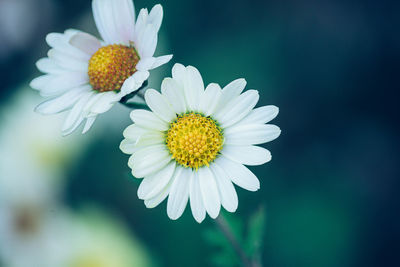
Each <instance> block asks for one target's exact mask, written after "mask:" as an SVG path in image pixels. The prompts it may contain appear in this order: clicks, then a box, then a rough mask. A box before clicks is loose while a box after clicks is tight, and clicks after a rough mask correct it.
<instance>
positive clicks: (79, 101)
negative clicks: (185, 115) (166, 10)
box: [30, 0, 172, 135]
mask: <svg viewBox="0 0 400 267" xmlns="http://www.w3.org/2000/svg"><path fill="white" fill-rule="evenodd" d="M92 9H93V14H94V20H95V23H96V26H97V29H98V31H99V33H100V35H101V37H102V39H103V40H102V41H101V40H99V39H97V38H96V37H94V36H92V35H90V34H87V33H84V32H81V31H77V30H67V31H65V32H64V33H50V34H49V35H47V37H46V41H47V43H48V44H49V45H50V46H51V47H52V48H51V49H50V50H49V52H48V57H46V58H43V59H40V60H39V61H38V62H37V64H36V65H37V67H38V69H39V70H40V71H41V72H43V73H45V75H43V76H40V77H38V78H36V79H34V80H33V81H32V82H31V84H30V86H31V87H32V88H34V89H36V90H39V91H40V94H41V95H42V96H44V97H48V98H50V99H49V100H47V101H45V102H43V103H42V104H40V105H39V106H38V107H37V108H36V111H37V112H39V113H42V114H55V113H59V112H62V111H65V110H69V109H70V112H69V115H68V116H67V118H66V121H65V123H64V126H63V129H62V131H63V134H64V135H68V134H70V133H72V132H73V131H74V130H75V129H76V128H77V127H78V126H79V125H80V124H81V123H82V122H84V121H85V126H84V128H83V133H85V132H86V131H88V130H89V129H90V127H91V126H92V124H93V123H94V121H95V119H96V117H97V115H98V114H101V113H104V112H106V111H108V110H109V109H110V108H111V107H112V106H113V105H114V104H115V103H116V102H118V101H120V100H121V98H122V97H124V96H126V95H128V94H130V93H132V92H134V91H136V90H138V89H139V88H140V87H141V86H142V84H143V83H144V81H146V80H147V79H148V77H149V70H151V69H154V68H157V67H159V66H161V65H163V64H165V63H167V62H169V61H170V59H171V58H172V55H166V56H160V57H154V56H153V55H154V52H155V50H156V47H157V36H158V31H159V29H160V26H161V22H162V18H163V9H162V7H161V5H156V6H154V7H153V9H152V10H151V11H150V13H149V12H148V11H147V9H142V10H141V11H140V13H139V15H138V18H137V20H136V22H135V10H134V5H133V2H132V0H93V2H92Z"/></svg>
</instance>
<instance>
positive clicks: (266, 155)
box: [120, 64, 281, 222]
mask: <svg viewBox="0 0 400 267" xmlns="http://www.w3.org/2000/svg"><path fill="white" fill-rule="evenodd" d="M245 86H246V81H245V80H244V79H238V80H235V81H233V82H231V83H230V84H228V85H227V86H225V87H224V88H223V89H221V88H220V86H219V85H218V84H215V83H211V84H209V85H208V86H207V88H206V89H205V90H204V84H203V80H202V77H201V75H200V73H199V71H198V70H197V69H196V68H194V67H191V66H188V67H184V66H183V65H181V64H176V65H175V66H174V67H173V69H172V78H166V79H164V81H163V82H162V85H161V94H160V93H159V92H157V91H156V90H153V89H149V90H147V91H146V94H145V100H146V103H147V105H148V106H149V107H150V109H151V110H152V112H151V111H146V110H134V111H132V113H131V118H132V121H133V122H134V124H133V125H131V126H129V127H128V128H127V129H126V130H125V131H124V137H125V139H124V140H123V141H122V143H121V146H120V148H121V150H122V151H123V152H124V153H127V154H132V156H131V157H130V158H129V162H128V165H129V167H131V168H132V174H133V176H135V177H137V178H144V179H143V181H142V183H141V184H140V187H139V190H138V196H139V198H140V199H143V200H144V203H145V205H146V207H148V208H153V207H156V206H157V205H158V204H159V203H161V202H162V201H163V200H164V199H165V198H166V197H167V196H168V205H167V213H168V216H169V217H170V218H171V219H177V218H179V217H180V216H181V215H182V213H183V211H184V209H185V207H186V204H187V202H188V200H189V199H190V206H191V210H192V213H193V216H194V218H195V219H196V221H198V222H201V221H203V220H204V218H205V216H206V213H208V214H209V215H210V217H212V218H216V217H217V216H218V214H219V212H220V206H221V205H222V206H223V207H224V208H225V209H226V210H227V211H229V212H234V211H235V210H236V209H237V206H238V197H237V194H236V191H235V188H234V186H233V183H234V184H236V185H237V186H240V187H242V188H244V189H246V190H249V191H256V190H258V189H259V188H260V182H259V180H258V179H257V177H256V176H255V175H254V174H253V173H252V172H251V171H250V170H249V169H248V168H247V167H245V166H244V165H261V164H264V163H266V162H268V161H269V160H271V154H270V152H269V151H268V150H267V149H265V148H262V147H259V146H255V145H258V144H262V143H265V142H269V141H271V140H274V139H275V138H277V137H278V136H279V135H280V132H281V131H280V129H279V127H277V126H275V125H271V124H266V123H268V122H269V121H271V120H272V119H274V118H275V117H276V116H277V114H278V111H279V110H278V108H277V107H275V106H263V107H259V108H256V109H254V107H255V106H256V104H257V102H258V99H259V95H258V92H257V91H256V90H248V91H246V92H244V93H242V91H243V90H244V88H245ZM232 182H233V183H232Z"/></svg>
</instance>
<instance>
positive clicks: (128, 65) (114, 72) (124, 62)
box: [88, 44, 140, 92]
mask: <svg viewBox="0 0 400 267" xmlns="http://www.w3.org/2000/svg"><path fill="white" fill-rule="evenodd" d="M139 59H140V58H139V55H138V53H137V52H136V50H135V48H134V47H133V46H132V47H129V46H124V45H116V44H113V45H108V46H104V47H101V48H100V49H99V50H97V52H96V53H94V55H93V56H92V57H91V58H90V60H89V71H88V74H89V82H90V84H91V85H92V86H93V89H94V90H96V91H99V92H106V91H118V90H120V89H121V87H122V84H123V83H124V81H125V80H126V79H128V78H129V77H130V76H132V74H133V73H135V72H136V64H137V63H138V62H139Z"/></svg>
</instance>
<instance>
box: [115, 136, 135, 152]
mask: <svg viewBox="0 0 400 267" xmlns="http://www.w3.org/2000/svg"><path fill="white" fill-rule="evenodd" d="M119 149H120V150H121V151H122V152H123V153H125V154H128V155H132V154H133V153H134V152H136V151H137V148H136V146H135V142H134V141H132V140H130V139H124V140H122V142H121V144H120V145H119Z"/></svg>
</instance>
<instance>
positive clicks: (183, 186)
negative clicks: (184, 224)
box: [167, 167, 192, 220]
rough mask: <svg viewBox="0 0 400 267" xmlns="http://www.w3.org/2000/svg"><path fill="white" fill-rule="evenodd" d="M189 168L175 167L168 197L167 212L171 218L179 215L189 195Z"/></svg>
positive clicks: (173, 218)
mask: <svg viewBox="0 0 400 267" xmlns="http://www.w3.org/2000/svg"><path fill="white" fill-rule="evenodd" d="M191 172H192V170H191V169H184V168H182V167H178V168H176V171H175V175H174V181H173V183H172V185H171V190H170V193H169V197H168V204H167V214H168V217H169V218H170V219H172V220H176V219H178V218H179V217H181V215H182V213H183V211H184V210H185V207H186V204H187V202H188V197H189V186H190V179H189V178H190V176H191Z"/></svg>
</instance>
